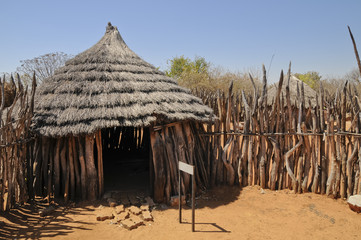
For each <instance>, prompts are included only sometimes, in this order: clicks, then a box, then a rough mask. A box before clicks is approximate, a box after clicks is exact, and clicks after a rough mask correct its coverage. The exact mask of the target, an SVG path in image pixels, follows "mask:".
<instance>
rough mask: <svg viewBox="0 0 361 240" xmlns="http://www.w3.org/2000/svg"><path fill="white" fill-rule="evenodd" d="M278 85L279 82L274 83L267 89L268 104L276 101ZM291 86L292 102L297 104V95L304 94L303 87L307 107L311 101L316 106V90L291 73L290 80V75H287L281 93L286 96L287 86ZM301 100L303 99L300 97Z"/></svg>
mask: <svg viewBox="0 0 361 240" xmlns="http://www.w3.org/2000/svg"><path fill="white" fill-rule="evenodd" d="M278 85H279V83H276V84H274V85H272V86H271V87H270V88H269V89H268V90H267V93H268V94H267V95H268V97H267V101H268V104H269V105H270V104H272V103H273V102H274V99H275V98H276V96H277V91H278ZM287 85H288V86H289V90H290V99H291V104H292V105H295V104H296V103H297V102H300V101H297V96H300V97H301V96H302V87H303V92H304V96H305V107H309V103H310V102H311V107H315V106H316V101H317V98H316V95H317V94H316V91H315V90H313V89H312V88H311V87H310V86H308V85H307V84H305V83H303V82H302V81H301V80H299V79H298V78H297V77H295V76H294V75H291V76H290V78H289V81H288V75H286V76H285V77H284V80H283V84H282V90H281V94H282V95H283V97H284V98H285V97H286V86H287ZM300 100H301V99H300ZM286 104H287V103H286V100H285V99H284V105H286Z"/></svg>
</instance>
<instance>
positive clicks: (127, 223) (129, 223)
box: [120, 219, 137, 230]
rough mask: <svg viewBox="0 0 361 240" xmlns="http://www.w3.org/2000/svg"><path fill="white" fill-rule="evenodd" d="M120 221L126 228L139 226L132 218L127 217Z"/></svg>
mask: <svg viewBox="0 0 361 240" xmlns="http://www.w3.org/2000/svg"><path fill="white" fill-rule="evenodd" d="M120 223H121V224H122V226H123V227H124V228H126V229H128V230H132V229H135V228H137V224H136V223H135V222H133V221H132V220H130V219H125V220H123V221H121V222H120Z"/></svg>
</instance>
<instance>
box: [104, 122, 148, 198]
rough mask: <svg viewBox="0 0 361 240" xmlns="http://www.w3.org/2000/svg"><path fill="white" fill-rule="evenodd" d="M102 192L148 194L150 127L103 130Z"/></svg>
mask: <svg viewBox="0 0 361 240" xmlns="http://www.w3.org/2000/svg"><path fill="white" fill-rule="evenodd" d="M102 144H103V171H104V190H105V192H134V193H137V194H138V193H139V194H141V195H143V194H144V195H149V194H150V189H151V182H150V180H149V179H150V175H149V172H150V171H149V170H150V168H151V167H150V164H151V162H150V134H149V128H135V127H117V128H107V129H103V130H102Z"/></svg>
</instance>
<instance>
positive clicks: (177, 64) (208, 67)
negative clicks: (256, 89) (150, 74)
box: [165, 56, 260, 94]
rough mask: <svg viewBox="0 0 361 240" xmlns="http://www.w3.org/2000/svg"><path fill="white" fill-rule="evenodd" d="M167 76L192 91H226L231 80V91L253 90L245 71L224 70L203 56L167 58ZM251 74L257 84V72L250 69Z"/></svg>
mask: <svg viewBox="0 0 361 240" xmlns="http://www.w3.org/2000/svg"><path fill="white" fill-rule="evenodd" d="M165 72H166V74H167V75H168V76H169V77H172V78H174V79H176V80H177V81H178V84H179V85H181V86H183V87H186V88H189V89H191V90H192V91H193V93H195V94H196V93H197V92H198V91H199V90H200V91H201V92H202V91H203V92H207V93H210V94H212V93H216V92H217V90H218V89H220V90H222V91H227V90H228V87H229V84H230V82H231V81H233V91H234V92H235V93H239V92H240V90H241V89H242V90H245V91H246V92H251V91H253V86H252V84H251V81H250V79H249V74H248V72H247V73H240V72H237V73H233V72H229V71H224V70H223V69H222V68H220V67H213V66H212V64H211V63H210V62H207V61H206V60H205V58H203V57H195V58H194V60H191V59H190V58H187V57H184V56H180V57H175V58H173V59H170V60H168V68H167V70H166V71H165ZM250 72H252V76H253V78H254V80H255V82H256V85H259V84H260V82H259V79H260V78H259V74H258V72H257V71H252V70H250Z"/></svg>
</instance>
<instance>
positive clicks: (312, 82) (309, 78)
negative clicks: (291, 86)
mask: <svg viewBox="0 0 361 240" xmlns="http://www.w3.org/2000/svg"><path fill="white" fill-rule="evenodd" d="M294 75H295V77H297V78H298V79H300V80H301V81H302V82H304V83H306V84H307V85H308V86H310V87H311V88H313V89H316V88H317V87H318V86H319V83H320V81H321V75H320V74H319V73H318V72H314V71H309V72H306V73H304V74H301V73H295V74H294Z"/></svg>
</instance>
